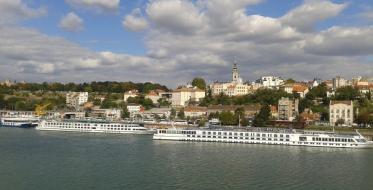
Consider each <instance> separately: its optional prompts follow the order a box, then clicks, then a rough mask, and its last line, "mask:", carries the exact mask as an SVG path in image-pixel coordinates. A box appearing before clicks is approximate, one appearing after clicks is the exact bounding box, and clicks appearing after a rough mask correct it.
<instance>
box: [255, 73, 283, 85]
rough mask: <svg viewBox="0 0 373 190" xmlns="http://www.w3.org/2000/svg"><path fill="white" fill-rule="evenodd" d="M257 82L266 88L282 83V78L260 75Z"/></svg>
mask: <svg viewBox="0 0 373 190" xmlns="http://www.w3.org/2000/svg"><path fill="white" fill-rule="evenodd" d="M259 83H260V84H261V85H262V86H263V87H266V88H279V87H280V86H281V85H283V84H284V80H282V79H281V78H280V77H276V76H262V77H261V78H260V79H259Z"/></svg>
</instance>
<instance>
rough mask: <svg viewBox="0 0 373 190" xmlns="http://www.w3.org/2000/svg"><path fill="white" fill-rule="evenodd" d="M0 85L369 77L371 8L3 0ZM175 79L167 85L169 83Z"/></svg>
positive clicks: (241, 0) (323, 3)
mask: <svg viewBox="0 0 373 190" xmlns="http://www.w3.org/2000/svg"><path fill="white" fill-rule="evenodd" d="M0 10H1V11H0V16H1V18H0V41H1V42H2V43H1V45H0V60H1V62H0V70H1V73H0V77H1V78H0V79H1V80H4V79H12V80H17V81H21V80H26V81H30V82H43V81H48V82H49V81H53V82H89V81H135V82H146V81H150V82H157V83H160V84H165V85H167V86H172V87H174V86H176V85H179V84H184V83H185V82H187V81H190V80H191V79H192V78H194V77H202V78H205V79H206V80H207V81H209V82H212V81H217V80H218V81H226V80H228V79H229V78H230V74H231V73H230V72H229V71H230V69H231V66H232V65H233V62H234V60H237V63H238V66H239V68H240V73H241V77H242V78H243V79H244V80H245V81H246V80H251V81H253V80H255V79H258V78H259V77H260V76H263V75H276V76H286V78H294V79H296V80H300V81H302V80H307V79H308V80H311V79H313V78H314V77H318V78H323V79H330V78H333V77H334V76H337V75H342V76H344V77H345V78H351V77H353V76H355V75H362V76H373V69H372V65H373V63H372V62H373V57H372V54H373V45H372V44H373V37H372V36H373V25H372V23H373V16H372V15H373V3H372V2H366V1H363V0H357V1H354V2H351V1H345V0H338V1H328V0H305V1H300V0H297V1H286V2H283V3H282V4H281V5H278V3H277V4H276V1H274V0H266V1H264V0H238V1H227V0H210V1H205V0H196V1H186V0H185V1H184V0H151V1H146V0H139V1H123V0H122V1H120V0H106V1H97V0H65V1H59V2H54V1H53V2H50V1H46V0H40V1H37V0H33V1H28V2H26V1H22V0H13V1H10V0H2V1H0ZM170 79H172V80H170Z"/></svg>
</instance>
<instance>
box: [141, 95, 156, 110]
mask: <svg viewBox="0 0 373 190" xmlns="http://www.w3.org/2000/svg"><path fill="white" fill-rule="evenodd" d="M140 104H141V105H142V106H144V108H145V109H147V110H148V109H150V108H152V107H153V101H152V100H151V99H149V98H145V99H144V100H143V101H142V102H140Z"/></svg>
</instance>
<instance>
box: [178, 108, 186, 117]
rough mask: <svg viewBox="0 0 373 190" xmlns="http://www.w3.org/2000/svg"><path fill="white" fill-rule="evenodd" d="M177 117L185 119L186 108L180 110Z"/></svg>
mask: <svg viewBox="0 0 373 190" xmlns="http://www.w3.org/2000/svg"><path fill="white" fill-rule="evenodd" d="M177 117H178V118H180V119H184V118H185V113H184V108H181V109H180V111H179V113H177Z"/></svg>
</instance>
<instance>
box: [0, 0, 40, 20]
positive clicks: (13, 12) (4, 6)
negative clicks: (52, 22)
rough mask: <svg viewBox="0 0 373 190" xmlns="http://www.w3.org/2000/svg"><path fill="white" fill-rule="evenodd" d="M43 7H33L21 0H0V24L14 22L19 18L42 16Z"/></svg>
mask: <svg viewBox="0 0 373 190" xmlns="http://www.w3.org/2000/svg"><path fill="white" fill-rule="evenodd" d="M46 13H47V9H46V8H44V7H41V8H38V9H33V8H30V7H29V6H28V5H27V4H26V3H25V2H23V1H22V0H0V24H9V23H14V22H17V21H19V20H23V19H29V18H35V17H39V16H43V15H45V14H46Z"/></svg>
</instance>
